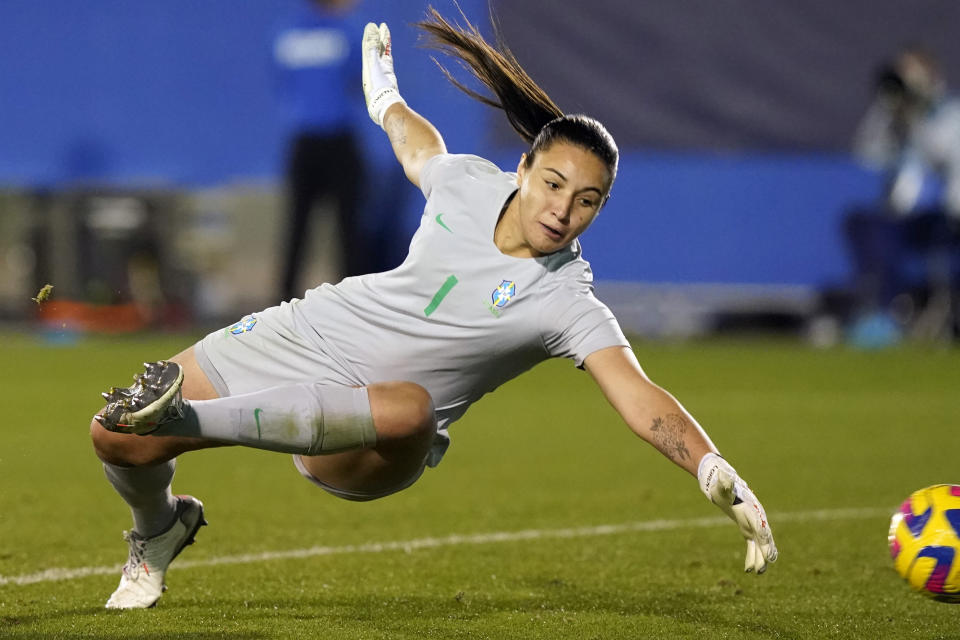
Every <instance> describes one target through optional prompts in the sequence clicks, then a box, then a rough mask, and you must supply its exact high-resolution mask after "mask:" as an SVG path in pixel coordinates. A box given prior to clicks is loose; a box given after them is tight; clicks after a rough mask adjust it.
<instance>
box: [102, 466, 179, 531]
mask: <svg viewBox="0 0 960 640" xmlns="http://www.w3.org/2000/svg"><path fill="white" fill-rule="evenodd" d="M176 466H177V465H176V460H175V459H174V460H169V461H167V462H162V463H160V464H158V465H153V466H150V467H118V466H117V465H113V464H110V463H109V462H104V463H103V470H104V472H105V473H106V474H107V480H109V481H110V484H112V485H113V488H114V489H116V490H117V493H119V494H120V497H121V498H123V499H124V501H125V502H126V503H127V504H128V505H129V506H130V513H131V514H132V515H133V530H134V531H136V532H137V533H139V534H140V535H141V536H144V537H147V538H149V537H151V536H155V535H157V534H158V533H163V531H165V530H166V529H167V528H168V527H169V526H170V523H171V522H173V520H174V518H175V517H176V515H177V500H176V498H174V497H173V492H172V491H171V490H170V483H171V482H172V481H173V472H174V470H175V469H176Z"/></svg>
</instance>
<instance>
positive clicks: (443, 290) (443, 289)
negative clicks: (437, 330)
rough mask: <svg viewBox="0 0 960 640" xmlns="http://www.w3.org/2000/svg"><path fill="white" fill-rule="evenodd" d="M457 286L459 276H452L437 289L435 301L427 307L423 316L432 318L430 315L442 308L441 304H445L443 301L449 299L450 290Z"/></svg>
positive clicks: (434, 296)
mask: <svg viewBox="0 0 960 640" xmlns="http://www.w3.org/2000/svg"><path fill="white" fill-rule="evenodd" d="M456 285H457V276H450V277H449V278H447V279H446V280H444V281H443V284H442V285H440V288H439V289H437V292H436V293H435V294H433V300H431V301H430V304H428V305H427V306H426V308H425V309H424V310H423V315H425V316H427V317H430V314H431V313H433V312H434V311H436V310H437V307H439V306H440V303H441V302H443V299H444V298H446V297H447V294H448V293H450V290H451V289H453V288H454V287H455V286H456Z"/></svg>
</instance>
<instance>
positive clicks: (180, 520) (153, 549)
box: [106, 496, 207, 609]
mask: <svg viewBox="0 0 960 640" xmlns="http://www.w3.org/2000/svg"><path fill="white" fill-rule="evenodd" d="M205 524H207V521H206V520H204V518H203V503H202V502H200V501H199V500H197V499H196V498H194V497H192V496H177V517H176V518H175V519H174V521H173V524H172V525H170V528H168V529H167V530H166V531H164V532H163V533H159V534H157V535H155V536H153V537H150V538H144V537H142V536H141V535H140V534H138V533H137V532H136V531H129V532H127V531H124V532H123V537H124V539H125V540H126V541H127V543H128V544H129V545H130V556H129V557H128V558H127V563H126V564H125V565H123V575H122V576H120V586H118V587H117V590H116V591H114V592H113V594H112V595H111V596H110V599H109V600H107V605H106V607H107V609H147V608H149V607H152V606H154V605H155V604H157V600H159V599H160V596H162V595H163V592H164V591H166V590H167V585H166V583H165V581H164V576H165V575H166V573H167V567H169V566H170V563H171V562H172V561H173V559H174V558H176V557H177V554H179V553H180V552H181V551H183V548H184V547H186V546H187V545H188V544H193V540H194V536H196V534H197V531H198V530H199V529H200V527H202V526H203V525H205Z"/></svg>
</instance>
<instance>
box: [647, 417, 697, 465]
mask: <svg viewBox="0 0 960 640" xmlns="http://www.w3.org/2000/svg"><path fill="white" fill-rule="evenodd" d="M689 426H690V423H689V422H687V419H686V418H684V417H683V416H682V415H680V414H677V413H670V414H667V416H666V417H658V418H654V419H653V424H652V425H650V431H652V432H653V442H654V444H655V445H656V447H657V448H658V449H660V451H663V453H664V454H665V455H666V456H667V457H668V458H670V459H671V460H674V461H677V460H687V459H689V458H690V450H689V449H687V444H686V442H685V441H684V436H685V435H686V433H687V428H688V427H689Z"/></svg>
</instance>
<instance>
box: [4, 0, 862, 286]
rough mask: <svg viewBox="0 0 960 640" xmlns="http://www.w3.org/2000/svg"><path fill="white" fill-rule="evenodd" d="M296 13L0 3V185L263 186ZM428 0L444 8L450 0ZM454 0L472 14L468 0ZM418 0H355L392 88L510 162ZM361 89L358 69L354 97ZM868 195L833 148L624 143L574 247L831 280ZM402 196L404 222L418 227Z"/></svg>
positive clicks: (684, 266)
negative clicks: (380, 25) (456, 78)
mask: <svg viewBox="0 0 960 640" xmlns="http://www.w3.org/2000/svg"><path fill="white" fill-rule="evenodd" d="M294 4H296V0H271V1H269V2H268V1H266V0H259V1H253V2H242V3H241V2H236V1H235V0H204V1H203V2H195V1H192V0H167V1H165V2H162V3H142V2H136V3H134V2H129V1H127V0H92V1H90V2H76V1H75V0H44V1H43V2H35V1H32V0H7V1H5V2H3V3H2V4H0V186H3V185H6V186H8V187H12V188H37V187H62V186H64V185H70V184H75V183H78V182H79V183H85V184H86V183H106V184H122V185H129V186H136V187H140V186H158V185H170V186H172V187H176V188H193V187H197V186H201V185H217V184H224V183H229V182H234V181H250V180H257V181H268V182H270V181H275V180H276V179H277V178H278V176H279V174H280V168H281V160H282V158H281V152H282V150H283V131H282V130H281V122H280V117H279V116H280V114H279V112H278V108H277V104H276V102H275V100H274V97H273V95H272V93H271V78H270V72H269V59H268V55H269V46H268V39H267V35H268V33H269V32H270V30H271V27H272V25H273V24H274V23H275V21H276V19H277V17H278V15H279V13H280V12H282V11H285V10H287V9H289V8H290V7H292V6H293V5H294ZM435 5H436V6H437V7H438V8H439V9H441V11H443V12H445V13H446V14H448V15H455V14H454V12H455V11H456V10H455V8H453V4H452V2H446V1H445V0H443V1H438V2H435ZM460 5H461V6H462V7H463V9H464V11H465V12H466V13H467V14H468V15H470V16H471V17H474V18H482V17H484V16H486V10H487V9H486V2H484V1H483V0H460ZM425 6H426V3H425V2H424V1H422V0H395V1H392V2H391V1H386V0H380V1H378V0H365V1H364V2H361V8H360V9H359V15H360V16H361V17H362V18H363V20H364V21H365V20H367V19H369V20H373V21H381V20H385V21H387V22H388V23H389V24H390V25H391V28H392V32H393V35H394V44H395V51H396V59H397V72H398V77H399V79H400V86H401V90H402V92H403V94H404V95H405V97H407V99H408V100H409V101H410V102H411V104H412V105H413V106H414V107H415V108H416V109H417V110H418V111H420V112H421V113H423V114H424V115H425V116H426V117H427V118H429V119H430V120H431V121H432V122H434V123H435V124H436V125H437V127H438V129H439V130H440V131H441V132H442V133H443V135H444V137H445V139H446V141H447V144H448V147H449V149H450V150H451V151H453V152H476V153H480V154H486V155H490V156H492V157H493V158H494V159H495V160H497V161H498V162H499V163H500V164H501V166H503V167H504V168H507V169H513V168H514V167H515V166H516V162H517V159H518V157H519V154H520V153H521V152H522V148H520V147H519V146H518V147H515V148H509V149H506V150H504V149H503V148H501V147H498V146H495V145H494V143H493V142H492V140H493V139H494V136H493V135H492V134H491V133H490V130H491V127H490V126H488V125H489V123H490V122H492V121H493V119H497V118H500V116H499V115H498V114H497V113H496V112H494V111H493V110H490V109H487V108H486V107H483V106H482V105H480V104H479V103H477V102H474V101H472V100H470V99H468V98H467V97H465V96H463V95H462V94H460V93H459V92H458V91H456V90H455V89H454V88H453V87H451V86H450V85H449V84H448V83H447V82H446V81H445V80H444V79H443V78H442V76H441V75H440V73H439V72H438V71H437V69H436V68H435V65H434V64H433V62H432V61H431V59H430V54H429V53H428V52H426V51H424V50H422V49H418V48H417V47H416V46H415V45H416V33H415V31H414V30H413V28H412V27H411V26H410V23H411V22H413V21H415V20H417V19H419V18H420V17H421V16H422V14H423V10H424V7H425ZM357 37H358V38H359V37H360V33H359V27H358V33H357ZM359 84H360V73H359V69H358V70H357V91H358V94H359V91H360V88H359ZM546 88H547V89H548V90H550V87H549V86H548V87H546ZM598 115H600V116H601V118H602V115H601V114H598ZM357 118H358V122H359V123H360V124H361V130H362V131H363V132H364V135H365V136H366V137H367V148H368V149H370V151H371V152H372V153H374V156H375V162H392V159H391V157H392V156H391V153H390V149H389V146H388V144H387V142H386V138H385V136H384V135H383V133H382V132H381V131H380V130H379V128H377V127H376V126H374V125H373V124H372V123H371V122H370V121H369V119H368V118H367V115H366V113H365V111H364V110H363V109H362V108H360V109H358V113H357ZM411 189H412V187H411ZM878 189H879V185H878V183H877V179H876V177H875V176H872V175H870V174H867V173H865V172H863V171H862V170H860V169H858V168H857V167H856V166H854V165H853V163H852V162H851V161H850V160H849V159H848V158H847V157H845V156H844V155H842V154H835V155H824V154H809V153H806V154H804V153H799V152H797V153H789V152H785V153H781V154H777V155H774V154H770V153H761V152H740V153H726V154H720V153H707V152H703V153H696V152H685V153H668V152H653V151H644V150H641V149H624V157H623V160H622V164H621V170H620V177H619V180H618V183H617V185H616V186H615V189H614V196H613V199H612V201H611V203H610V204H609V206H608V207H607V208H606V209H605V210H604V212H603V213H602V214H601V216H600V218H599V220H598V222H597V224H596V225H595V226H594V228H593V229H591V230H590V231H589V232H588V235H587V236H586V237H585V245H586V247H587V257H588V258H589V259H590V260H591V262H592V263H593V264H594V267H595V271H596V274H597V276H598V278H601V279H614V280H636V281H651V282H723V283H731V282H737V283H741V282H748V283H783V284H802V285H819V284H822V283H824V282H827V281H834V282H835V281H838V280H841V279H843V278H844V277H845V274H846V270H847V267H846V260H845V257H844V252H843V248H842V246H841V244H840V241H839V235H838V229H837V226H838V222H837V220H838V217H839V214H840V212H841V210H842V209H843V208H844V206H846V205H847V204H849V203H851V202H853V201H857V200H863V199H869V198H872V197H874V196H875V195H876V193H877V191H878ZM412 200H413V201H414V203H415V204H414V205H413V208H412V209H410V210H409V211H405V212H404V215H406V216H407V217H408V219H409V220H410V221H415V220H416V218H417V211H416V207H417V206H419V201H418V199H417V198H416V197H414V198H413V199H412Z"/></svg>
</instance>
